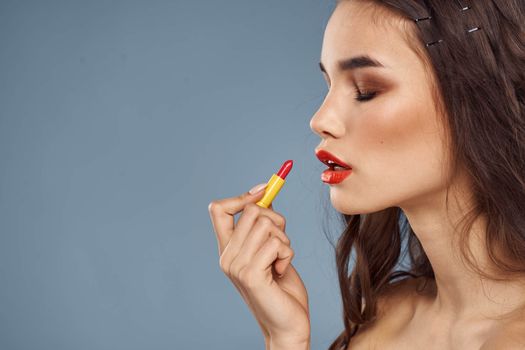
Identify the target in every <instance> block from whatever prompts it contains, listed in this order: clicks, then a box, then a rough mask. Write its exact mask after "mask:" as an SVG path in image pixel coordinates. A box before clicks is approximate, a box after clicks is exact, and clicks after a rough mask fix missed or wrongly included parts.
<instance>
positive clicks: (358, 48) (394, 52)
mask: <svg viewBox="0 0 525 350" xmlns="http://www.w3.org/2000/svg"><path fill="white" fill-rule="evenodd" d="M403 24H406V22H403V20H402V19H401V18H399V17H397V16H396V15H395V14H393V13H390V12H389V11H388V10H386V9H385V8H382V7H379V6H377V5H374V4H373V3H372V2H369V1H354V0H352V1H349V0H344V1H341V2H339V3H338V5H337V7H336V8H335V10H334V12H333V13H332V15H331V17H330V20H329V21H328V24H327V26H326V29H325V33H324V38H323V47H322V51H321V62H323V64H324V65H325V66H329V65H332V64H334V63H335V62H336V61H338V60H340V59H344V58H348V57H351V56H357V55H362V54H363V55H364V54H366V55H369V56H371V57H373V58H375V59H376V60H378V61H380V62H381V63H382V64H383V65H384V66H386V67H389V68H392V69H395V68H397V69H407V68H408V67H410V66H411V65H412V67H413V65H414V64H421V62H420V60H419V58H418V57H417V56H416V54H415V53H414V52H413V51H412V49H411V48H410V47H409V45H408V43H407V41H406V40H407V39H406V36H405V33H404V31H406V30H407V29H406V28H407V27H408V26H405V25H403Z"/></svg>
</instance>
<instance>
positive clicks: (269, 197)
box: [256, 174, 285, 208]
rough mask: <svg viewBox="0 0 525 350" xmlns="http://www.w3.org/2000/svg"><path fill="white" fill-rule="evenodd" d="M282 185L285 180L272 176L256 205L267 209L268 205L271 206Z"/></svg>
mask: <svg viewBox="0 0 525 350" xmlns="http://www.w3.org/2000/svg"><path fill="white" fill-rule="evenodd" d="M284 183H285V180H283V179H281V178H280V177H279V176H277V175H275V174H273V175H272V177H271V178H270V180H269V181H268V185H267V186H266V190H265V192H264V196H263V197H262V198H261V200H260V201H258V202H257V203H256V204H257V205H258V206H260V207H263V208H268V207H269V206H270V204H272V201H273V200H274V198H275V197H276V196H277V194H278V193H279V191H280V190H281V187H283V185H284Z"/></svg>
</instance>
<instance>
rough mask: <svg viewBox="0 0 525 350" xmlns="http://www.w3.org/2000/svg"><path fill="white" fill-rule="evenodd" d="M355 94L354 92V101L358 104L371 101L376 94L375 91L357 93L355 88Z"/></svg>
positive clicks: (357, 90)
mask: <svg viewBox="0 0 525 350" xmlns="http://www.w3.org/2000/svg"><path fill="white" fill-rule="evenodd" d="M355 92H356V97H355V99H356V100H357V101H359V102H366V101H370V100H371V99H373V98H374V97H375V96H376V94H377V92H375V91H363V92H361V91H359V89H358V88H355Z"/></svg>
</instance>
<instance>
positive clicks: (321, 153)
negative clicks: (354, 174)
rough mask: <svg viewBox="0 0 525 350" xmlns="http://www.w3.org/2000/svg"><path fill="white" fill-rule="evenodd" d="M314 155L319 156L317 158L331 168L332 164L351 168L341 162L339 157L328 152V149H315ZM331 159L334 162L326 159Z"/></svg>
mask: <svg viewBox="0 0 525 350" xmlns="http://www.w3.org/2000/svg"><path fill="white" fill-rule="evenodd" d="M315 155H316V156H317V158H319V160H320V161H321V162H322V163H324V164H326V165H327V166H329V167H330V168H333V167H334V165H339V166H340V167H342V168H346V169H352V167H351V166H350V165H348V164H346V163H345V162H343V161H342V160H341V159H339V158H337V157H336V156H334V155H333V154H332V153H330V152H328V151H325V150H323V149H320V150H316V151H315ZM329 160H330V161H332V162H334V163H335V164H333V163H332V164H329V163H328V161H329Z"/></svg>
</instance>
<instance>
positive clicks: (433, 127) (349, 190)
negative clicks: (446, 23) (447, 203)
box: [310, 0, 448, 214]
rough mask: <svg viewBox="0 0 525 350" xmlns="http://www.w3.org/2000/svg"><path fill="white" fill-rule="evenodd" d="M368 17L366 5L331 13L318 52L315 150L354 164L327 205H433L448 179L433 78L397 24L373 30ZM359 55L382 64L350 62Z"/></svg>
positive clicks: (355, 208) (344, 209) (346, 208)
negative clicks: (322, 85) (320, 84)
mask: <svg viewBox="0 0 525 350" xmlns="http://www.w3.org/2000/svg"><path fill="white" fill-rule="evenodd" d="M372 16H373V13H372V11H371V8H370V4H369V3H368V4H367V3H366V2H361V1H353V0H352V1H342V2H340V3H338V5H337V7H336V8H335V10H334V12H333V13H332V15H331V17H330V19H329V21H328V24H327V26H326V29H325V33H324V38H323V44H322V51H321V64H322V68H321V70H324V72H323V76H324V77H325V79H326V81H327V84H328V87H329V88H328V92H327V94H326V97H325V99H324V101H323V103H322V105H321V106H320V107H319V109H318V110H317V112H316V113H315V114H314V116H313V117H312V119H311V121H310V128H311V129H312V130H313V131H314V132H315V133H316V134H318V135H319V136H320V137H321V143H320V144H319V146H318V149H324V150H327V151H329V152H330V153H332V154H334V155H335V156H337V157H338V158H340V159H341V160H342V161H344V162H345V163H346V164H349V165H350V166H352V169H353V171H352V174H351V175H350V176H348V177H347V178H346V179H345V180H343V181H342V182H341V183H338V184H330V185H329V186H330V200H331V202H332V205H333V206H334V208H335V209H336V210H337V211H339V212H340V213H344V214H366V213H369V212H375V211H379V210H382V209H385V208H388V207H401V208H403V209H405V208H406V209H409V208H412V207H418V206H421V205H427V204H431V203H432V202H433V201H434V200H435V199H436V198H439V195H440V194H441V193H442V192H443V191H444V190H445V184H446V180H447V171H446V170H447V168H446V167H444V164H447V163H446V162H448V161H447V159H448V158H447V156H446V153H445V150H446V149H447V146H446V145H445V144H444V140H445V137H444V130H445V129H444V128H443V126H442V125H441V123H442V121H441V118H440V117H439V115H438V112H437V109H436V107H435V102H434V99H433V95H432V90H431V81H430V78H429V77H430V75H427V74H426V73H425V65H424V62H423V61H422V60H421V59H420V58H419V57H418V56H417V55H416V53H415V52H413V50H412V49H411V48H410V47H409V46H408V44H407V42H406V39H405V38H404V37H403V35H402V30H403V27H402V26H401V25H399V22H395V21H393V22H392V23H390V22H388V21H381V22H379V24H374V22H373V21H372ZM396 23H397V24H396ZM358 56H368V57H369V58H371V59H372V60H373V61H376V62H378V63H379V64H380V66H379V67H373V66H368V65H367V64H363V62H365V61H366V60H362V59H361V60H357V61H354V64H351V63H349V62H348V60H349V59H350V58H353V57H358ZM345 61H346V63H340V62H345ZM356 62H357V63H356ZM365 63H366V62H365Z"/></svg>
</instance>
